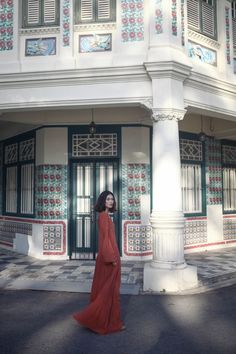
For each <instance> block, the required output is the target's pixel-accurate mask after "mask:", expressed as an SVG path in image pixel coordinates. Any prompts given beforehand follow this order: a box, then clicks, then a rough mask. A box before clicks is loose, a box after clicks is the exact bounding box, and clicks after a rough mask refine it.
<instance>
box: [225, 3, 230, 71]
mask: <svg viewBox="0 0 236 354" xmlns="http://www.w3.org/2000/svg"><path fill="white" fill-rule="evenodd" d="M225 35H226V43H225V45H226V48H225V51H226V58H227V63H228V64H230V62H231V61H230V25H229V8H228V7H225Z"/></svg>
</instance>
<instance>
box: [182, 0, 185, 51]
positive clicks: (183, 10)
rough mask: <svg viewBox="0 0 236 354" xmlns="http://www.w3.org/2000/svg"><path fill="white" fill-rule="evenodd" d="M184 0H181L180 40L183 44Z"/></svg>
mask: <svg viewBox="0 0 236 354" xmlns="http://www.w3.org/2000/svg"><path fill="white" fill-rule="evenodd" d="M184 2H185V0H181V41H182V45H183V46H184V45H185V12H184Z"/></svg>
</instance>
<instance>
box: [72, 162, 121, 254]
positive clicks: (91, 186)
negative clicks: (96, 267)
mask: <svg viewBox="0 0 236 354" xmlns="http://www.w3.org/2000/svg"><path fill="white" fill-rule="evenodd" d="M71 175H72V190H71V200H72V212H71V214H72V222H71V231H72V235H71V236H72V239H71V256H72V258H76V259H94V258H95V256H96V252H97V245H98V240H97V221H96V218H97V213H95V212H94V205H95V203H96V200H97V197H98V196H99V194H100V193H101V192H102V191H104V190H111V191H113V193H114V194H115V197H116V199H117V201H118V165H117V162H116V161H110V160H109V161H108V162H104V161H102V162H97V161H87V162H84V161H82V162H78V161H77V162H72V168H71ZM114 217H115V218H116V220H115V223H116V228H117V230H116V232H117V233H116V234H117V235H118V213H117V214H116V215H115V216H114Z"/></svg>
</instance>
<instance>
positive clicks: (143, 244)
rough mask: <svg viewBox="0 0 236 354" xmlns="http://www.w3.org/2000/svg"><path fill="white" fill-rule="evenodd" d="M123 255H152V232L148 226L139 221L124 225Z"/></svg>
mask: <svg viewBox="0 0 236 354" xmlns="http://www.w3.org/2000/svg"><path fill="white" fill-rule="evenodd" d="M124 253H125V254H126V255H127V256H148V255H151V254H152V232H151V226H150V225H141V224H140V222H139V221H126V222H125V223H124Z"/></svg>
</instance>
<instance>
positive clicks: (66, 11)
mask: <svg viewBox="0 0 236 354" xmlns="http://www.w3.org/2000/svg"><path fill="white" fill-rule="evenodd" d="M70 7H71V1H70V0H64V1H63V12H62V13H63V17H62V27H63V34H62V36H63V46H64V47H68V46H69V45H70V27H71V24H70Z"/></svg>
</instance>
